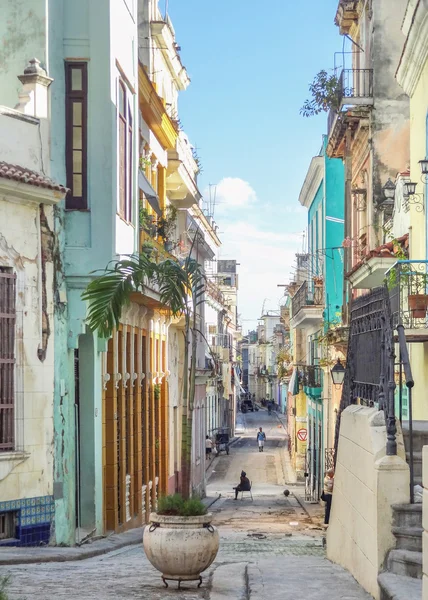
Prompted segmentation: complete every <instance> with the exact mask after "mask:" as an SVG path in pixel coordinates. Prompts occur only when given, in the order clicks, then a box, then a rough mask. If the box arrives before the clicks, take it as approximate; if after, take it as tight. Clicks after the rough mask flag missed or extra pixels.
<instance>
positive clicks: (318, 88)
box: [300, 69, 340, 117]
mask: <svg viewBox="0 0 428 600" xmlns="http://www.w3.org/2000/svg"><path fill="white" fill-rule="evenodd" d="M309 91H310V93H311V94H312V98H311V99H309V100H305V102H304V104H303V106H302V108H301V109H300V114H301V115H303V116H304V117H313V116H315V115H318V114H319V113H321V112H328V111H329V110H334V111H336V112H337V111H338V110H339V108H340V84H339V79H338V78H337V77H336V75H334V74H333V75H329V74H328V73H327V71H325V70H324V69H323V70H321V71H320V72H319V73H317V74H316V75H315V78H314V80H313V82H312V83H310V84H309Z"/></svg>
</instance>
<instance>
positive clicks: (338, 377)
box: [330, 358, 345, 389]
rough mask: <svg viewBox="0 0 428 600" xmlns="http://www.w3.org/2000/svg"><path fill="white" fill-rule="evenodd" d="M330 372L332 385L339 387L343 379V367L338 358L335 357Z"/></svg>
mask: <svg viewBox="0 0 428 600" xmlns="http://www.w3.org/2000/svg"><path fill="white" fill-rule="evenodd" d="M330 373H331V378H332V380H333V384H334V387H335V388H336V389H339V388H340V386H341V385H343V380H344V379H345V367H344V366H343V365H342V363H341V362H340V358H338V359H337V363H336V364H335V365H334V367H333V368H332V369H331V371H330Z"/></svg>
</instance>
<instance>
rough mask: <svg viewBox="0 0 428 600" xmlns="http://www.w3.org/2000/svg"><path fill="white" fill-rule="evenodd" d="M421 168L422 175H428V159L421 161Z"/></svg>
mask: <svg viewBox="0 0 428 600" xmlns="http://www.w3.org/2000/svg"><path fill="white" fill-rule="evenodd" d="M419 166H420V168H421V173H422V175H423V176H424V175H428V159H426V158H424V159H423V160H420V161H419Z"/></svg>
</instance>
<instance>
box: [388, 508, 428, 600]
mask: <svg viewBox="0 0 428 600" xmlns="http://www.w3.org/2000/svg"><path fill="white" fill-rule="evenodd" d="M392 509H393V526H392V532H393V534H394V536H395V539H396V547H395V549H393V550H391V551H390V552H389V554H388V558H387V561H386V568H387V571H386V572H385V573H381V574H380V575H379V578H378V582H379V586H380V590H381V596H380V597H381V600H421V597H422V531H423V528H422V504H394V505H393V506H392Z"/></svg>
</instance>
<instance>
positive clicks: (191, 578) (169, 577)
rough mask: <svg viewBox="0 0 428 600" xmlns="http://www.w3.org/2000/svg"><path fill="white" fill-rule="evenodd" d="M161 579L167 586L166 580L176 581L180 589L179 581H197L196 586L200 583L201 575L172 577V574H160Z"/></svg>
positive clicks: (199, 585)
mask: <svg viewBox="0 0 428 600" xmlns="http://www.w3.org/2000/svg"><path fill="white" fill-rule="evenodd" d="M162 581H163V583H164V586H165V587H169V586H168V584H167V581H178V589H179V590H181V582H182V581H199V583H198V588H200V587H201V585H202V577H201V575H189V576H188V577H186V576H185V575H184V576H183V577H174V576H173V575H162Z"/></svg>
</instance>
